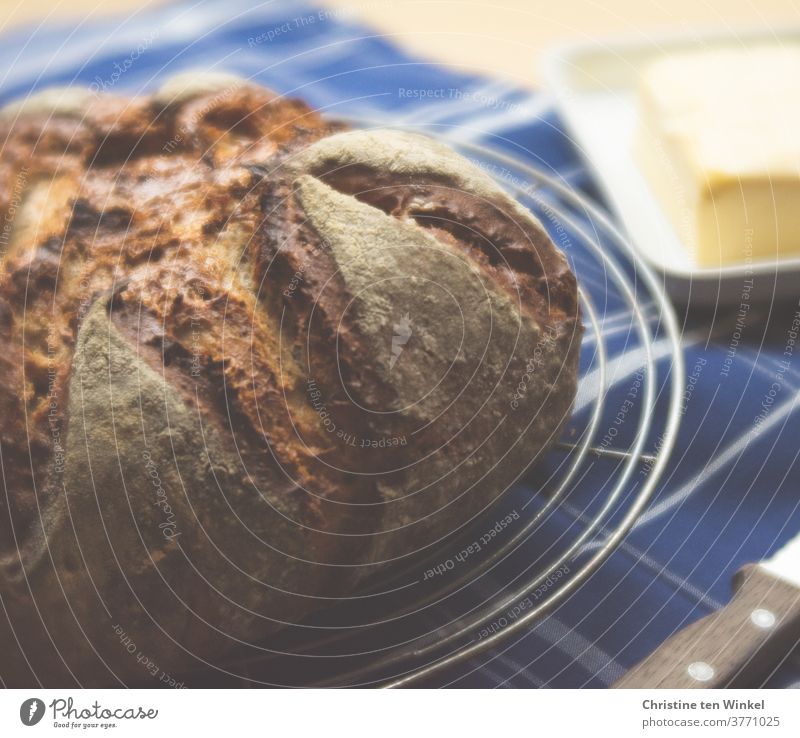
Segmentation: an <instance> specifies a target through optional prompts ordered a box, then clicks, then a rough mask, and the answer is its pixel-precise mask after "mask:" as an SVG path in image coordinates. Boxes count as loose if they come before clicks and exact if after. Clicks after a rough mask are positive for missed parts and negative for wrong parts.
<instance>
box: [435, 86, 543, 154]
mask: <svg viewBox="0 0 800 738" xmlns="http://www.w3.org/2000/svg"><path fill="white" fill-rule="evenodd" d="M511 104H513V105H514V106H515V107H514V109H513V110H504V111H500V112H492V113H491V114H488V115H484V116H481V117H478V118H471V119H470V121H469V125H464V126H462V127H459V128H456V129H453V130H452V131H448V132H447V133H446V134H445V135H446V137H447V139H448V141H450V142H452V143H472V142H473V141H475V140H477V139H480V138H483V137H484V136H486V135H487V134H489V133H497V132H499V131H505V130H507V129H509V128H511V127H512V126H515V125H519V124H522V123H525V122H533V121H534V120H535V119H536V118H540V117H541V116H542V114H543V113H544V112H545V111H547V110H548V109H550V108H551V107H552V106H553V101H552V99H551V97H550V96H549V95H547V94H545V93H542V92H539V93H537V94H535V95H531V96H529V97H528V99H527V100H523V101H521V102H518V103H511Z"/></svg>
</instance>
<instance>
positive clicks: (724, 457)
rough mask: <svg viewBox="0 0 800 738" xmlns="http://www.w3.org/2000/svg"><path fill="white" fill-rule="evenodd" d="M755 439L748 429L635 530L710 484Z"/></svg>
mask: <svg viewBox="0 0 800 738" xmlns="http://www.w3.org/2000/svg"><path fill="white" fill-rule="evenodd" d="M798 397H800V394H798V393H795V394H794V396H793V397H792V399H791V400H787V401H786V402H784V403H783V404H782V405H781V406H780V407H778V408H777V409H775V410H773V411H772V412H771V413H770V414H769V416H767V419H766V420H764V421H763V422H762V423H761V425H760V426H759V429H760V430H759V432H758V435H761V434H762V433H764V431H766V430H768V429H769V428H772V427H773V426H775V425H777V424H778V423H779V422H780V421H782V420H783V419H784V418H786V417H788V416H789V415H791V413H792V412H793V411H794V409H795V408H796V406H797V400H798ZM753 438H754V435H753V432H752V429H751V428H748V430H747V432H746V433H745V434H744V435H742V436H740V437H739V438H737V439H736V440H735V441H733V442H732V443H731V444H730V445H729V446H728V447H727V448H726V449H725V450H724V451H723V452H722V453H720V454H717V455H716V456H715V457H714V459H713V460H712V461H711V462H710V463H709V464H707V465H706V466H705V467H704V468H703V470H702V471H701V472H700V473H699V474H697V475H696V476H694V477H692V479H690V480H689V481H688V482H686V483H685V484H684V485H683V486H682V487H681V488H680V489H678V490H676V491H675V492H673V493H672V494H670V495H669V496H667V497H665V498H664V499H663V500H661V501H660V502H658V503H657V504H655V505H653V506H652V507H650V508H648V510H647V512H645V513H644V514H643V515H642V516H641V517H640V518H639V520H637V521H636V524H635V525H634V530H635V529H636V528H641V527H642V526H643V525H647V524H648V523H649V522H651V521H652V520H654V519H656V518H658V517H659V516H661V515H663V514H664V513H666V512H668V511H669V510H671V509H672V508H674V507H675V506H676V505H679V504H680V503H681V502H683V500H685V499H686V498H687V497H688V496H689V495H690V494H691V493H692V492H693V491H694V489H695V488H696V487H697V486H698V485H699V484H701V483H703V484H705V483H706V482H708V480H709V479H710V478H711V477H713V476H714V475H716V474H718V473H719V472H720V471H721V470H722V469H724V468H725V467H726V466H727V465H728V464H729V463H730V462H731V461H733V460H734V459H736V458H737V457H739V456H740V455H741V454H742V453H743V452H744V450H745V449H746V448H747V446H748V445H749V444H750V441H751V440H753Z"/></svg>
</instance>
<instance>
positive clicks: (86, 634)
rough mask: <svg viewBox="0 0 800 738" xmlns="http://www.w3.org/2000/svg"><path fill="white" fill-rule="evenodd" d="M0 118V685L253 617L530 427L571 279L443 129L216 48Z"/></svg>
mask: <svg viewBox="0 0 800 738" xmlns="http://www.w3.org/2000/svg"><path fill="white" fill-rule="evenodd" d="M1 115H2V119H1V120H0V129H1V131H0V136H2V141H3V144H2V152H0V182H2V189H0V219H1V220H0V226H1V230H0V414H1V415H2V420H1V421H0V423H1V426H0V444H1V445H0V454H2V457H1V461H2V478H3V491H4V497H3V500H2V509H0V545H1V546H2V548H0V597H2V604H3V609H2V612H0V650H1V651H2V654H3V656H2V658H0V678H2V682H3V684H4V685H6V686H26V687H32V686H36V685H43V686H49V687H67V686H74V685H77V684H82V685H108V686H118V685H120V684H131V685H134V684H139V683H147V682H148V680H154V679H156V678H157V679H159V680H160V681H162V682H163V681H169V680H174V679H177V678H178V677H179V675H181V674H185V673H187V672H191V671H193V670H195V669H198V668H207V667H208V666H209V665H212V666H213V665H215V664H219V663H221V662H222V661H223V660H224V659H225V657H226V655H227V654H229V653H230V652H231V651H232V650H233V649H242V648H245V649H246V648H248V646H252V647H253V648H255V647H257V646H259V645H261V644H268V643H269V639H270V636H271V634H274V633H275V632H276V631H278V630H279V629H280V628H281V627H283V626H284V625H285V624H287V623H297V622H300V621H302V619H303V618H304V617H307V616H308V615H309V613H311V612H313V611H318V610H320V609H321V608H326V607H330V606H331V605H332V604H334V603H335V602H336V601H337V600H338V599H340V598H346V597H348V596H352V595H353V594H354V593H356V592H357V591H358V587H359V586H360V584H361V583H362V582H364V580H365V578H367V577H376V576H377V577H380V575H381V572H382V571H383V572H385V571H387V569H386V567H389V566H391V565H392V564H396V563H398V562H402V561H404V560H407V559H408V558H409V557H411V556H414V555H417V554H419V553H420V552H424V551H429V550H432V549H433V548H434V547H435V546H437V545H441V542H442V541H444V540H446V539H447V537H448V536H452V535H456V534H457V533H458V531H460V530H461V529H463V528H464V526H466V525H468V524H469V523H470V521H472V520H473V519H474V518H475V517H476V516H477V515H480V514H481V513H482V512H483V511H485V510H486V509H487V508H488V507H489V506H491V505H492V503H493V502H494V501H495V500H496V499H497V498H498V497H499V496H500V495H502V494H503V492H504V491H505V490H506V489H507V488H508V486H509V485H510V484H512V483H513V482H514V481H515V480H516V479H517V478H518V477H519V476H520V474H522V473H523V472H524V471H525V470H526V469H527V468H528V467H529V466H530V465H531V464H532V463H534V462H536V461H537V460H540V459H542V458H543V456H544V455H545V452H546V450H547V449H548V448H549V446H550V445H551V444H552V443H553V442H554V441H555V440H556V439H557V438H558V436H559V433H560V431H561V429H562V428H563V425H564V423H565V421H566V420H567V418H568V417H569V414H570V409H571V405H572V402H573V399H574V395H575V391H576V382H577V366H578V354H579V345H580V336H581V330H582V328H581V322H580V314H579V306H578V296H577V286H576V281H575V277H574V275H573V273H572V272H571V270H570V268H569V266H568V264H567V261H566V259H565V258H564V256H563V255H562V254H561V253H560V252H559V251H558V250H557V249H556V248H555V247H554V245H553V243H552V242H551V241H550V239H549V238H548V236H547V234H546V233H545V231H544V229H543V228H542V226H541V225H540V224H539V222H538V221H537V220H536V219H535V218H534V217H533V216H532V215H531V214H530V213H529V212H527V211H526V210H525V209H524V208H522V207H521V206H520V205H519V204H518V203H517V202H516V201H515V200H514V199H512V198H511V197H509V196H508V195H507V194H506V193H505V192H504V191H503V190H502V189H501V188H500V187H498V186H497V185H496V184H495V183H494V182H493V181H492V180H491V179H490V178H489V177H487V176H486V175H485V174H483V173H482V172H481V171H479V170H478V169H477V168H476V167H474V166H473V165H472V164H470V163H469V162H468V161H467V160H465V159H464V158H462V157H460V156H459V155H457V154H455V153H454V152H453V151H451V150H450V149H449V148H447V147H446V146H444V145H443V144H441V143H438V142H437V141H434V140H432V139H429V138H427V137H424V136H421V135H418V134H412V133H407V132H401V131H391V130H347V129H346V128H345V127H344V126H342V125H337V124H334V123H331V122H328V121H326V120H325V119H324V118H322V117H320V115H319V114H317V113H316V112H314V111H312V110H311V109H310V108H308V107H307V106H306V105H305V104H304V103H302V102H299V101H297V100H289V99H285V98H283V97H281V96H278V95H276V94H274V93H272V92H269V91H267V90H265V89H263V88H260V87H259V86H257V85H254V84H250V83H246V82H244V81H241V80H238V79H236V78H231V77H227V76H224V75H216V76H206V77H202V78H201V77H197V76H182V77H179V78H175V79H173V80H170V81H169V82H168V83H167V84H166V85H165V86H164V87H163V88H161V89H160V90H159V91H158V92H157V93H155V94H154V95H152V96H150V97H137V98H134V99H129V98H123V97H116V96H104V95H93V94H92V93H90V92H88V91H87V92H76V91H75V90H74V89H69V90H50V91H46V92H43V93H40V94H38V95H35V96H32V97H30V98H28V99H27V100H25V101H24V102H21V103H17V104H14V105H11V106H9V107H7V108H5V109H4V110H3V111H2V114H1ZM276 680H277V681H279V678H277V677H276Z"/></svg>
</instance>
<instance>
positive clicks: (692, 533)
mask: <svg viewBox="0 0 800 738" xmlns="http://www.w3.org/2000/svg"><path fill="white" fill-rule="evenodd" d="M527 61H528V60H523V63H527ZM530 61H531V62H532V60H530ZM196 68H203V69H207V70H209V69H216V70H225V71H229V72H234V73H238V74H240V75H242V76H245V77H251V78H254V79H256V80H258V81H259V82H261V83H263V84H264V85H266V86H268V87H270V88H272V89H275V90H277V91H279V92H281V93H283V94H286V95H290V96H298V97H302V98H304V99H305V100H307V101H308V102H309V103H310V104H311V105H313V106H315V107H317V108H319V109H320V110H322V111H324V112H325V113H327V114H329V115H332V116H337V115H342V116H345V115H346V116H348V117H359V118H364V119H370V120H377V121H385V122H387V123H389V124H398V123H403V124H409V123H410V124H417V125H424V126H428V127H430V128H432V129H435V130H436V131H437V133H439V134H440V135H444V136H446V137H448V138H450V139H451V140H453V141H454V142H478V143H480V142H484V143H487V142H488V143H491V144H492V145H493V146H494V147H496V148H500V149H502V150H505V151H507V152H510V153H512V155H513V156H514V157H518V158H519V157H523V158H524V159H525V160H527V161H530V163H532V164H534V165H536V166H538V167H539V168H542V169H544V170H549V171H551V172H553V173H556V174H558V175H559V176H560V177H561V178H562V179H563V180H565V181H567V182H568V183H569V184H570V185H571V186H572V187H574V188H577V189H580V190H582V191H583V192H584V193H585V194H588V195H589V196H590V197H594V198H597V199H598V200H599V196H598V195H597V193H596V192H595V191H594V189H593V187H592V182H591V181H590V178H589V176H588V174H587V172H586V170H585V169H584V166H583V163H582V161H581V159H580V157H579V156H578V153H577V152H576V150H575V148H574V147H573V146H572V145H571V143H570V141H569V139H568V137H567V136H566V134H565V133H564V132H563V128H562V126H561V123H560V121H559V119H558V116H557V114H556V113H555V112H554V110H553V108H552V106H551V101H550V99H549V98H548V96H547V95H546V94H545V93H543V92H528V91H525V90H522V89H517V88H514V87H513V86H511V85H510V84H508V83H505V82H500V81H496V80H491V79H485V78H482V77H479V76H477V75H465V74H462V73H457V72H454V71H452V70H449V69H445V68H443V67H441V66H438V65H436V64H432V63H429V62H426V61H425V60H422V59H417V58H413V57H410V56H408V55H407V54H405V53H403V52H402V51H399V50H398V49H397V48H396V47H395V46H394V45H392V44H391V43H389V42H388V41H387V40H385V39H384V38H381V37H380V36H379V35H377V34H376V33H375V32H373V31H371V30H370V29H368V28H365V27H363V26H360V25H357V24H355V23H353V22H351V20H350V19H349V18H348V17H347V16H345V15H343V14H342V13H337V12H336V11H330V10H323V9H320V8H319V7H315V6H313V5H308V4H305V3H303V2H290V1H289V0H286V1H284V0H273V1H272V2H265V3H261V4H257V3H256V0H250V2H245V1H243V0H201V1H200V2H191V1H190V2H177V3H172V4H167V5H166V6H163V7H161V8H158V9H156V10H148V11H143V12H140V13H138V14H135V15H133V16H131V17H130V18H128V19H127V20H122V21H120V20H109V21H103V22H91V23H89V22H86V23H81V24H78V25H75V26H74V27H67V26H60V27H57V28H56V27H52V26H41V27H33V26H31V27H28V28H24V29H21V30H17V31H15V32H14V33H12V34H6V35H5V36H4V38H3V43H2V44H0V102H6V101H8V100H10V99H13V98H15V97H17V96H21V95H22V96H24V95H26V94H27V93H29V92H30V91H31V90H32V89H35V88H39V87H43V86H49V85H54V84H74V83H81V84H84V85H89V86H92V87H93V88H94V89H96V90H106V91H118V92H131V91H139V90H146V89H150V88H153V87H155V86H157V85H158V84H159V82H160V80H162V79H163V78H164V77H165V76H167V75H173V74H175V73H177V72H179V71H182V70H187V69H196ZM798 297H800V289H799V290H798ZM797 311H798V305H797V303H796V302H795V304H793V305H791V304H790V305H788V306H787V305H780V306H779V305H765V306H763V307H762V308H759V309H757V310H753V311H751V312H750V313H749V314H748V315H747V316H746V319H745V320H741V319H740V320H739V323H738V325H737V315H736V314H731V315H727V314H725V313H724V311H718V312H716V313H708V314H703V315H700V316H694V315H693V316H692V317H691V318H690V319H687V320H685V321H684V322H683V326H682V332H683V338H682V343H683V351H684V353H685V366H686V373H687V376H686V387H687V397H686V402H685V413H684V417H683V423H682V426H681V431H680V434H679V438H678V442H677V447H676V449H675V451H674V453H673V456H672V459H671V463H670V466H669V470H668V472H667V473H666V474H665V475H664V477H663V479H662V480H661V482H660V485H659V489H658V490H657V493H656V496H655V499H654V501H653V503H652V504H651V506H650V507H649V509H648V510H647V511H646V512H645V514H644V515H643V516H642V518H641V519H640V520H639V522H638V523H637V524H636V526H635V528H634V530H633V531H632V533H631V534H630V535H629V536H628V537H627V538H626V540H625V542H624V543H623V545H622V546H621V547H620V548H619V549H617V550H616V552H615V553H613V555H612V556H611V557H610V558H609V559H608V561H607V562H606V563H605V564H604V565H603V566H602V567H601V568H600V569H599V570H598V571H597V572H596V573H595V574H594V575H593V576H592V577H591V578H590V579H589V580H588V581H587V582H586V583H585V584H584V585H583V586H582V587H581V589H580V590H579V591H578V592H577V593H576V594H575V595H574V596H572V597H571V598H570V599H568V600H567V601H566V602H565V603H564V604H563V605H562V606H560V607H559V608H558V609H557V610H556V611H555V612H554V613H553V614H551V615H550V616H549V617H547V618H546V619H544V620H543V621H542V622H541V623H540V624H538V625H537V626H536V627H534V628H532V629H531V630H530V631H529V632H527V633H526V634H524V635H523V636H522V637H520V638H518V639H517V640H515V641H513V642H511V643H507V644H506V645H504V646H503V650H502V652H490V653H488V654H485V655H483V656H481V657H480V658H479V659H477V660H475V661H473V662H472V663H470V664H468V665H466V666H464V667H461V668H460V669H458V670H456V671H454V672H452V673H448V674H446V675H445V676H444V677H443V679H442V683H447V684H451V685H453V686H470V687H495V686H501V687H531V686H534V687H539V686H547V687H584V686H587V687H603V686H607V685H609V684H610V683H612V682H613V681H614V680H615V679H616V678H618V677H619V676H620V675H621V674H622V672H623V671H624V670H625V669H626V668H627V667H629V666H631V665H633V664H634V663H635V662H637V661H638V660H639V659H641V658H642V657H643V656H645V655H646V654H647V653H649V652H650V651H652V650H653V649H654V648H655V647H656V646H657V645H658V644H659V643H661V642H662V641H663V640H664V639H665V638H667V637H668V636H669V635H671V634H672V633H673V632H674V631H675V630H677V629H679V628H681V627H682V626H685V625H687V624H688V623H689V622H691V621H692V620H694V619H697V618H699V617H701V616H703V615H705V614H707V613H709V612H711V611H712V610H714V609H716V608H719V607H721V606H722V605H723V603H725V602H726V601H727V600H728V599H729V597H730V595H731V589H730V582H731V577H732V575H733V573H734V572H735V571H736V570H737V569H738V568H739V567H740V566H742V565H743V564H744V563H746V562H749V561H754V560H759V559H761V558H763V557H764V556H765V555H767V554H769V553H770V552H772V551H774V550H775V549H776V548H778V547H779V546H780V545H781V544H782V543H784V542H785V541H786V540H788V538H790V537H791V536H792V534H793V533H796V532H797V531H798V530H800V511H798V502H800V465H798V453H799V452H800V444H799V443H798V441H797V439H798V438H800V413H798V412H797V410H798V408H797V400H798V391H799V390H800V371H798V368H797V367H795V366H794V365H793V363H792V359H793V356H792V352H791V351H790V352H789V353H788V354H787V347H788V346H789V343H790V339H791V338H792V333H793V332H794V335H795V337H796V335H797V331H798V326H800V314H798V312H797ZM768 323H769V325H770V326H771V327H770V329H769V330H767V329H766V326H767V324H768ZM607 325H610V322H609V319H608V318H607ZM617 378H618V379H619V380H620V381H623V380H625V379H626V375H625V373H624V372H618V374H617ZM627 379H630V377H627ZM570 515H571V513H570V508H569V506H566V507H564V508H563V509H561V510H559V516H560V517H559V516H555V517H554V518H553V523H552V524H554V525H555V524H558V520H559V519H560V520H561V521H562V524H563V526H564V527H565V528H566V527H568V526H569V524H570V522H574V521H570ZM769 684H770V685H771V686H793V687H798V686H800V654H794V655H792V654H789V655H788V658H787V659H786V660H785V662H784V663H783V665H782V666H781V667H780V669H778V670H777V671H776V673H775V674H774V675H773V676H772V678H771V680H770V682H769Z"/></svg>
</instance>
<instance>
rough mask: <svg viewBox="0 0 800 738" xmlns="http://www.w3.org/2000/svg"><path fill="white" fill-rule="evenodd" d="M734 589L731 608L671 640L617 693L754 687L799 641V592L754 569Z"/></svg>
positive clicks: (738, 578)
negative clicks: (626, 691)
mask: <svg viewBox="0 0 800 738" xmlns="http://www.w3.org/2000/svg"><path fill="white" fill-rule="evenodd" d="M734 589H735V593H734V596H733V599H732V600H731V601H730V603H728V604H727V605H726V606H725V607H723V608H722V609H721V610H718V611H717V612H714V613H712V614H711V615H708V616H706V617H704V618H702V619H701V620H698V621H697V622H695V623H692V624H691V625H689V626H688V627H686V628H684V629H683V630H680V631H678V632H677V633H676V634H675V635H673V636H672V637H671V638H668V639H667V640H666V641H664V643H662V644H661V645H660V646H659V647H658V648H657V649H656V650H655V651H654V652H653V653H651V654H650V655H649V656H648V657H647V658H645V659H644V660H643V661H642V662H640V663H639V664H637V665H636V666H634V667H633V669H631V670H630V671H629V672H628V673H627V674H625V676H623V677H622V678H621V679H620V680H619V681H618V682H616V683H615V684H614V685H613V686H614V688H615V689H626V688H627V689H645V688H648V689H651V688H665V689H684V688H687V687H689V688H715V687H716V688H719V687H744V686H756V684H757V680H758V678H759V677H760V676H763V675H764V674H765V673H766V672H768V670H769V669H770V668H771V667H773V666H775V665H776V664H777V663H778V662H779V661H780V659H781V658H782V657H783V656H785V655H786V654H787V653H788V652H789V651H791V650H792V648H794V646H795V645H797V644H798V641H800V589H798V588H797V587H793V586H792V585H791V584H789V583H788V582H785V581H783V580H782V579H778V578H777V577H774V576H772V575H771V574H769V573H768V572H767V571H765V570H764V569H762V568H761V567H759V566H758V565H755V564H750V565H748V566H745V567H744V568H742V569H741V570H740V571H739V572H738V573H737V575H736V577H735V578H734Z"/></svg>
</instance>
